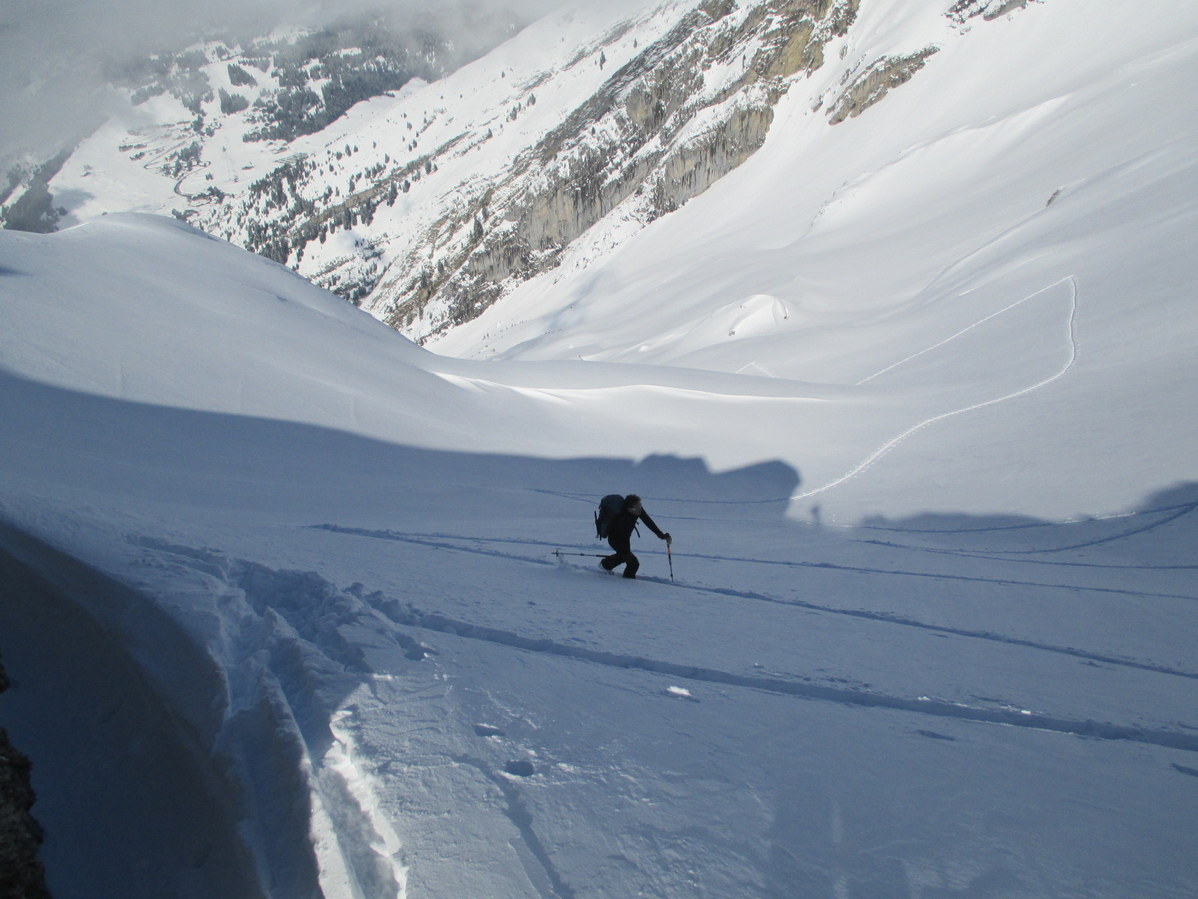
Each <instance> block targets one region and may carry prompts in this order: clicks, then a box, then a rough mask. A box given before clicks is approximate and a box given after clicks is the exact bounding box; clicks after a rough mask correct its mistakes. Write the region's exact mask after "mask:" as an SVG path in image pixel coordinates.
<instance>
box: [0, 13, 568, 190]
mask: <svg viewBox="0 0 1198 899" xmlns="http://www.w3.org/2000/svg"><path fill="white" fill-rule="evenodd" d="M566 2H568V0H440V2H436V3H434V2H430V0H398V2H396V0H386V2H380V0H310V2H308V3H306V4H305V3H304V2H302V0H299V2H297V0H208V2H205V3H195V2H194V0H2V2H0V84H3V85H4V86H5V89H4V91H3V95H0V166H2V167H3V169H0V176H2V175H3V171H4V170H6V169H7V168H8V166H10V165H11V164H12V163H13V162H14V161H15V160H16V159H17V158H18V157H19V156H20V155H22V154H32V155H34V156H36V157H39V158H42V159H44V158H47V157H49V156H50V155H52V154H53V153H55V152H57V151H58V150H59V149H61V148H62V147H63V146H64V145H65V144H67V143H69V142H70V141H72V140H75V139H78V137H80V136H81V135H83V134H86V133H88V132H89V131H90V130H91V129H93V128H94V127H95V126H96V125H97V124H98V123H99V122H100V121H101V120H102V118H103V117H104V112H105V109H106V108H107V106H108V105H109V104H110V103H111V102H112V98H111V95H110V94H109V91H108V89H107V87H106V76H107V74H108V73H110V72H112V71H114V70H119V69H120V68H122V67H123V66H124V65H127V64H128V63H129V62H131V61H133V60H136V59H139V58H143V57H144V56H146V55H148V54H151V53H161V52H172V51H176V50H180V49H183V48H184V47H186V46H188V45H189V44H192V43H195V42H196V41H198V40H201V39H203V38H207V37H215V36H226V37H244V36H253V35H261V34H265V33H268V32H270V31H271V30H273V29H275V28H279V27H284V26H299V27H316V26H319V25H322V24H327V23H329V22H331V21H333V20H334V19H336V18H339V17H344V16H347V15H352V14H355V13H362V12H370V13H378V14H381V15H385V16H387V17H388V18H391V19H394V20H395V21H397V22H403V21H404V20H405V19H407V18H408V17H411V19H412V21H413V23H418V22H420V23H424V22H430V21H432V22H438V23H440V24H441V25H442V26H443V27H444V28H446V29H459V28H477V27H479V25H478V23H479V22H481V21H486V20H487V19H489V18H490V16H489V13H491V12H493V11H495V10H497V9H499V8H502V7H504V6H506V7H507V8H508V9H514V10H516V11H517V12H518V13H519V14H520V15H521V17H523V18H524V19H525V20H528V21H531V20H532V19H535V18H537V17H539V16H541V15H543V14H545V13H547V12H549V11H550V10H552V9H553V8H555V7H558V6H562V5H565V3H566ZM0 186H2V184H0Z"/></svg>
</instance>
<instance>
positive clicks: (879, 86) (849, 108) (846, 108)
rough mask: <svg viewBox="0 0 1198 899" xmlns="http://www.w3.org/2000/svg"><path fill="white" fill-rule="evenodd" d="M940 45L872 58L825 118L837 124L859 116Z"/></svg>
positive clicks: (921, 63) (904, 80)
mask: <svg viewBox="0 0 1198 899" xmlns="http://www.w3.org/2000/svg"><path fill="white" fill-rule="evenodd" d="M939 49H940V48H939V47H925V48H924V49H923V50H920V51H919V52H918V53H912V54H911V55H910V56H884V57H882V58H881V59H878V60H875V61H874V62H873V63H871V64H870V65H868V66H866V67H865V69H864V70H862V71H860V72H859V73H858V74H857V75H856V76H855V77H853V78H852V79H851V80H850V81H849V83H848V85H847V86H846V87H845V88H844V90H843V91H841V93H840V96H839V97H838V98H837V99H836V102H835V103H833V104H832V107H831V108H830V109H829V110H828V120H829V121H830V122H831V123H832V124H833V125H837V124H839V123H841V122H843V121H844V120H845V119H849V118H852V117H854V116H859V115H861V113H863V112H865V110H867V109H869V107H871V106H873V105H874V104H875V103H877V102H878V101H879V100H881V99H882V98H883V97H885V96H886V94H888V93H889V92H890V91H891V90H892V89H894V88H896V87H898V86H899V85H900V84H905V83H906V82H908V81H910V80H911V78H912V77H913V76H914V75H915V73H916V72H918V71H919V70H920V69H922V68H923V67H924V64H925V63H926V61H927V58H928V57H929V56H931V55H932V54H934V53H936V52H938V51H939Z"/></svg>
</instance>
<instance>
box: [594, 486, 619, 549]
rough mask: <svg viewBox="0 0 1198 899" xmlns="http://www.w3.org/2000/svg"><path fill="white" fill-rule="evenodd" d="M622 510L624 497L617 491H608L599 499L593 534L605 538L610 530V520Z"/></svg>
mask: <svg viewBox="0 0 1198 899" xmlns="http://www.w3.org/2000/svg"><path fill="white" fill-rule="evenodd" d="M623 511H624V497H622V496H620V494H618V493H609V494H608V495H607V496H605V497H603V499H601V500H599V509H598V510H597V511H596V512H595V536H596V537H598V538H600V539H605V538H606V537H607V535H608V533H610V532H611V523H612V521H613V520H614V519H615V517H616V516H617V515H619V514H620V513H621V512H623Z"/></svg>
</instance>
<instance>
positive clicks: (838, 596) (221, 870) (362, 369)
mask: <svg viewBox="0 0 1198 899" xmlns="http://www.w3.org/2000/svg"><path fill="white" fill-rule="evenodd" d="M1100 5H1101V6H1102V8H1103V10H1104V11H1105V12H1106V13H1108V14H1110V17H1108V18H1101V17H1097V16H1084V15H1083V14H1082V8H1083V6H1085V8H1086V9H1090V10H1093V9H1095V8H1096V5H1095V4H1084V5H1083V4H1080V3H1071V2H1069V0H1051V2H1047V3H1043V4H1032V5H1030V6H1029V7H1028V8H1027V9H1025V10H1022V11H1020V12H1018V13H1017V14H1015V15H1013V16H1012V17H1010V18H1000V19H998V20H995V21H994V22H987V23H984V24H981V23H980V22H978V21H977V20H971V21H973V22H975V24H971V25H969V26H968V27H969V28H970V30H969V32H968V35H967V36H969V38H970V44H969V52H970V54H971V55H970V56H969V58H968V60H967V59H966V58H965V56H964V53H965V51H964V50H963V49H962V50H959V51H958V50H954V49H953V46H951V45H950V44H949V43H948V42H946V46H945V47H944V48H943V49H942V50H941V52H940V53H938V54H936V55H935V56H932V57H931V58H930V59H929V61H928V70H925V72H923V73H921V74H920V77H917V78H916V79H914V80H912V81H911V82H910V83H909V84H906V85H903V86H902V87H901V88H900V89H898V90H896V91H895V92H894V93H893V94H892V95H891V96H890V97H888V98H887V100H886V101H885V102H884V103H882V104H880V105H878V106H877V107H874V108H872V109H871V110H869V111H867V113H866V114H865V115H863V116H861V117H859V118H857V119H852V120H850V121H848V122H846V123H844V124H842V125H839V126H836V127H835V128H832V129H829V126H827V125H826V124H824V123H822V122H821V123H820V129H819V131H818V135H819V138H818V139H817V138H815V137H810V136H808V135H809V132H808V130H807V129H806V128H805V127H802V126H803V122H804V121H805V120H806V119H808V118H810V117H811V116H812V115H813V113H812V112H811V106H810V98H811V95H807V96H806V97H804V95H802V94H801V92H800V93H792V95H791V98H790V99H788V100H787V101H786V103H787V104H788V105H787V106H786V107H785V108H783V109H780V114H779V118H778V120H777V122H776V124H775V130H774V131H773V132H771V137H770V140H769V141H768V142H767V144H766V146H765V147H764V148H763V149H762V150H761V151H760V153H759V154H758V155H757V156H756V157H754V158H753V159H752V160H750V162H749V163H747V164H746V165H745V166H744V167H742V168H741V169H740V170H738V171H737V172H735V173H734V174H733V175H732V176H730V177H729V178H728V179H726V180H725V181H724V182H722V183H720V184H718V185H717V186H716V187H715V188H713V189H712V190H711V191H709V192H708V193H707V194H705V195H704V196H702V197H700V198H699V199H698V200H697V201H695V202H693V203H692V204H689V205H688V206H687V207H685V208H684V209H683V210H682V211H680V212H679V213H678V214H676V215H673V216H668V217H666V218H663V219H661V220H660V221H658V222H656V223H655V224H654V225H653V226H651V227H650V228H648V229H646V230H645V231H644V232H643V234H641V235H640V236H639V237H638V238H636V239H635V240H633V241H632V242H630V243H629V244H628V245H627V246H626V248H624V249H623V250H620V251H618V252H614V253H607V252H602V253H600V252H597V251H596V252H594V253H592V252H591V251H589V250H587V249H586V248H580V249H579V251H578V255H577V257H576V260H575V262H576V263H577V267H576V268H575V269H572V268H571V267H570V266H569V265H567V266H566V267H563V269H562V270H561V271H560V272H559V273H558V275H555V276H550V277H546V278H543V279H542V280H540V281H538V282H533V283H531V284H530V285H528V286H527V287H526V288H524V289H523V290H522V291H521V292H520V293H518V294H516V295H514V296H513V297H511V298H510V299H509V300H507V301H505V302H504V303H502V304H500V305H499V306H496V307H494V308H493V309H492V310H491V312H489V313H488V314H487V315H486V316H484V317H483V318H481V319H479V320H478V321H477V322H476V323H475V324H473V325H470V326H468V327H467V328H465V329H462V330H460V331H458V332H456V333H455V334H453V335H451V336H450V337H449V338H447V339H446V342H445V344H446V345H445V347H444V348H445V349H453V350H454V352H455V353H456V354H458V355H460V356H482V357H487V358H478V359H475V358H453V357H450V356H444V355H436V354H434V353H431V352H428V351H426V350H423V349H420V348H419V347H416V346H415V345H413V344H411V343H410V342H408V341H407V340H405V339H404V338H402V337H401V336H399V335H398V334H396V333H394V332H392V331H390V330H389V329H387V328H385V327H384V326H383V325H381V324H379V323H378V322H376V321H374V320H373V319H371V318H370V317H369V316H367V315H365V314H364V313H362V312H359V311H357V310H355V309H353V308H351V307H349V306H347V305H346V304H344V303H342V302H341V301H339V300H337V299H336V298H335V297H332V296H331V295H329V294H326V293H324V292H322V291H319V290H317V289H316V288H314V287H312V286H311V285H310V284H308V283H307V282H305V281H303V280H302V279H301V278H299V277H298V276H297V275H295V274H293V273H291V272H289V271H287V270H286V269H284V268H282V267H279V266H277V265H275V264H273V263H270V262H267V261H265V260H263V259H260V258H258V257H254V256H250V255H248V254H245V253H243V252H241V251H240V250H238V249H236V248H234V247H232V246H230V245H228V244H225V243H222V242H220V241H217V240H213V239H211V238H209V237H205V236H203V235H201V234H199V233H198V232H195V231H193V230H191V229H189V228H187V227H186V226H183V225H180V224H178V223H177V222H174V221H172V220H170V219H160V218H154V217H149V216H139V215H108V216H104V217H101V218H98V219H96V220H95V221H93V222H91V223H89V224H85V225H82V226H79V227H77V228H73V229H71V230H69V231H66V232H63V233H60V234H56V235H49V236H35V235H23V234H16V233H11V232H0V381H2V384H0V404H2V406H3V408H2V409H0V423H2V424H0V550H2V552H0V570H2V571H3V575H2V577H3V582H4V584H5V587H6V589H5V590H4V591H3V593H2V594H0V650H2V651H3V653H4V660H5V666H6V668H7V669H8V672H9V674H10V676H11V677H12V679H13V682H14V686H13V688H12V689H11V690H9V691H8V692H6V693H5V694H4V696H3V698H0V722H3V724H4V726H5V727H6V728H7V729H8V730H9V732H10V734H11V736H12V738H13V742H14V743H15V744H16V745H17V746H18V748H20V749H21V750H22V751H24V752H25V753H26V754H27V755H29V756H30V757H31V758H32V759H33V760H34V763H35V769H34V778H35V784H34V785H35V787H36V789H37V790H38V795H39V802H38V804H37V806H36V807H35V813H36V814H37V816H38V817H39V820H41V822H42V823H43V824H44V826H45V828H46V833H47V839H46V843H45V846H44V853H43V855H44V859H45V861H46V867H47V875H48V879H49V883H50V887H51V890H52V891H53V892H54V894H55V895H56V896H59V897H71V896H97V895H100V896H117V895H119V896H143V895H144V896H161V895H180V896H213V895H221V896H260V895H266V896H275V897H300V896H316V895H326V896H356V897H361V896H366V897H384V896H412V897H415V896H495V897H501V896H502V897H512V896H530V897H547V896H634V895H652V896H670V897H675V896H677V897H683V896H687V897H690V896H713V897H714V896H728V895H736V896H761V897H782V896H788V897H789V896H795V895H799V896H808V895H812V896H860V897H873V896H886V895H912V896H926V897H931V896H945V895H968V896H1002V895H1010V896H1016V895H1018V896H1029V895H1030V896H1069V895H1076V896H1110V897H1122V896H1177V897H1181V896H1190V895H1193V894H1194V892H1195V891H1196V889H1198V861H1196V860H1198V851H1196V850H1198V839H1196V837H1195V833H1198V828H1196V826H1195V825H1196V824H1198V820H1196V818H1198V814H1196V812H1195V809H1198V801H1196V800H1198V755H1196V753H1198V701H1196V700H1198V694H1196V691H1195V680H1196V679H1198V654H1196V651H1195V648H1194V642H1193V640H1192V636H1191V635H1192V633H1193V627H1194V625H1195V624H1196V623H1198V622H1196V620H1195V619H1196V618H1198V588H1196V580H1195V566H1194V563H1193V546H1194V543H1195V538H1196V537H1198V534H1196V533H1195V531H1196V522H1198V518H1196V515H1195V512H1196V510H1198V490H1196V489H1195V486H1194V482H1195V481H1196V480H1198V479H1196V478H1195V477H1194V471H1193V461H1192V460H1193V459H1194V457H1195V453H1194V450H1195V440H1194V437H1195V433H1194V425H1193V421H1194V415H1193V413H1194V411H1195V410H1194V397H1193V390H1192V387H1191V384H1192V371H1193V354H1192V350H1191V349H1190V348H1191V347H1192V346H1193V345H1194V337H1195V335H1194V328H1195V321H1194V317H1193V316H1192V314H1190V313H1189V303H1188V300H1189V298H1190V297H1191V296H1192V290H1191V288H1192V286H1193V284H1194V280H1195V279H1194V274H1195V272H1194V268H1193V266H1194V263H1193V262H1192V261H1191V260H1190V259H1189V254H1188V253H1187V252H1186V250H1187V238H1188V237H1189V236H1190V235H1192V234H1193V233H1194V225H1195V220H1194V216H1195V207H1194V200H1193V197H1194V196H1195V192H1194V190H1193V188H1194V187H1195V186H1196V185H1195V180H1196V176H1195V167H1194V164H1193V159H1192V151H1190V150H1188V148H1189V147H1192V146H1194V141H1193V140H1192V138H1193V137H1194V136H1195V135H1194V127H1195V121H1194V118H1193V115H1192V112H1190V111H1189V110H1188V109H1187V108H1186V107H1185V103H1184V97H1185V95H1184V91H1181V90H1179V89H1178V86H1179V85H1184V84H1185V83H1186V80H1185V79H1186V78H1188V77H1189V75H1188V73H1189V72H1192V71H1193V62H1194V53H1195V50H1196V49H1198V43H1196V42H1195V41H1194V39H1193V35H1194V31H1193V29H1192V25H1193V23H1194V16H1193V14H1192V13H1190V12H1189V11H1188V10H1187V9H1186V8H1184V7H1177V6H1172V5H1170V7H1169V9H1170V10H1171V13H1170V14H1169V15H1165V14H1164V10H1165V8H1164V6H1162V7H1161V8H1160V10H1158V12H1160V13H1161V15H1159V16H1158V17H1157V18H1156V19H1153V18H1152V17H1151V16H1149V15H1147V14H1145V16H1144V17H1143V19H1142V20H1141V19H1139V18H1137V19H1135V20H1134V21H1131V20H1130V18H1129V17H1127V16H1125V17H1123V18H1119V19H1116V18H1114V13H1116V12H1118V5H1117V4H1100ZM939 12H942V11H939ZM862 17H863V18H862V24H863V25H864V26H866V27H864V28H863V29H861V30H860V31H855V32H854V33H853V34H854V35H857V38H856V39H857V40H860V41H862V42H863V43H862V44H860V45H858V46H856V47H853V46H850V47H849V48H848V50H847V52H846V56H845V58H846V59H852V58H854V56H853V54H854V53H857V54H859V55H860V56H861V57H862V59H869V58H872V54H873V52H874V50H876V49H878V48H881V47H883V46H885V47H886V48H887V50H906V51H910V50H914V49H919V47H918V46H915V45H910V46H905V45H904V41H907V40H909V39H910V38H911V37H912V36H913V35H914V36H918V37H920V38H921V39H922V38H923V37H924V36H925V32H924V29H926V28H930V27H932V26H931V24H929V23H932V22H934V23H935V24H936V27H937V28H939V27H941V25H940V23H941V21H942V19H943V17H942V16H939V14H938V15H937V16H936V17H933V16H932V15H931V14H930V13H928V14H926V15H925V14H924V13H923V12H921V11H920V9H919V7H917V6H913V5H909V4H899V3H897V2H895V3H890V2H886V0H878V2H877V3H874V4H865V5H864V6H863V9H862ZM945 21H947V20H945ZM1083 23H1084V25H1085V27H1081V26H1082V24H1083ZM954 27H956V26H954ZM962 27H965V26H962ZM1187 29H1189V30H1187ZM1116 30H1117V32H1118V35H1119V40H1118V41H1115V40H1113V38H1112V34H1113V33H1114V32H1115V31H1116ZM1012 31H1017V32H1018V35H1017V36H1018V37H1019V38H1020V39H1021V40H1026V41H1032V42H1033V46H1039V45H1036V44H1035V43H1034V42H1035V41H1043V42H1044V44H1043V46H1042V50H1043V53H1029V54H1028V55H1027V56H1026V57H1022V58H1019V59H1010V60H1008V59H1007V56H1006V53H1007V51H1008V50H1009V48H1010V47H1011V46H1012V42H1011V41H1012V34H1011V32H1012ZM1066 32H1068V33H1069V34H1070V37H1071V41H1070V42H1068V43H1061V42H1058V43H1056V44H1052V45H1051V47H1052V50H1053V52H1054V53H1056V54H1058V58H1057V60H1056V62H1054V63H1052V64H1049V63H1048V62H1047V61H1045V63H1044V66H1043V67H1038V66H1037V65H1035V64H1033V61H1036V60H1044V59H1046V56H1045V54H1047V53H1048V49H1049V42H1050V38H1051V37H1052V36H1055V37H1056V38H1057V39H1059V38H1060V37H1061V35H1062V34H1064V33H1066ZM954 33H959V32H956V31H954ZM869 41H876V42H877V44H876V45H871V44H869ZM987 45H991V48H992V52H991V53H990V54H989V55H982V56H980V57H974V56H973V55H972V54H974V53H978V52H980V50H981V49H984V48H985V47H986V46H987ZM960 46H961V47H964V46H965V45H964V44H963V43H962V44H961V45H960ZM1099 49H1101V50H1102V51H1103V53H1106V54H1107V55H1106V56H1105V57H1101V54H1098V51H1099ZM1059 54H1065V58H1064V59H1061V58H1059ZM1095 54H1098V55H1099V56H1100V57H1101V59H1102V67H1104V68H1105V69H1106V70H1107V71H1108V72H1109V74H1108V76H1107V79H1106V80H1105V81H1102V80H1097V81H1096V80H1095V78H1096V71H1095V69H1096V68H1097V67H1098V66H1099V63H1090V62H1087V63H1086V65H1087V66H1090V68H1086V67H1085V66H1083V65H1082V63H1083V62H1084V61H1086V60H1093V59H1094V58H1095ZM983 63H985V64H983ZM1058 63H1059V64H1058ZM1002 65H1006V68H1002ZM936 66H941V67H943V69H942V71H941V73H940V75H939V76H938V77H936V78H934V79H924V77H923V76H925V75H932V74H934V72H933V71H931V70H934V69H935V67H936ZM1066 73H1067V74H1066ZM971 79H972V80H971ZM1063 79H1064V80H1066V81H1067V80H1069V79H1073V80H1074V82H1075V83H1073V84H1072V85H1069V84H1064V83H1063ZM981 80H986V81H987V83H989V82H991V81H992V82H993V84H992V85H991V86H990V87H989V89H988V90H987V91H981V90H980V86H979V82H980V81H981ZM946 85H952V88H951V89H952V90H956V91H959V92H961V93H962V94H965V95H969V96H970V97H971V100H972V105H971V106H970V109H969V110H966V111H963V110H962V108H961V107H960V106H959V105H957V104H954V103H952V102H950V101H951V100H952V99H953V98H952V96H951V95H949V94H946V93H945V92H946V91H948V90H950V88H948V87H946ZM810 89H811V91H814V92H818V91H820V90H822V89H823V87H822V86H821V84H819V83H814V82H813V83H812V84H811V85H810ZM1100 133H1101V134H1102V135H1103V136H1104V137H1105V139H1104V140H1101V141H1100V140H1098V139H1097V135H1099V134H1100ZM805 141H806V142H807V143H804V142H805ZM1050 151H1051V152H1050ZM788 159H789V163H788V161H787V160H788ZM796 160H801V163H802V167H801V169H798V171H799V172H800V174H792V175H791V176H790V177H783V173H785V172H787V171H791V172H794V171H796V169H794V168H793V167H794V166H796V165H798V163H796ZM816 163H819V164H818V165H817V164H816ZM788 165H789V166H791V167H792V168H790V169H788V168H787V166H788ZM802 173H810V175H809V177H801V174H802ZM1058 188H1060V189H1061V192H1060V193H1059V194H1056V193H1055V192H1056V190H1057V189H1058ZM1054 195H1055V198H1054ZM1050 198H1052V201H1051V203H1050V202H1049V200H1050ZM821 208H822V210H823V211H822V214H820V215H818V216H816V214H815V213H816V212H818V211H819V210H820V209H821ZM607 226H612V227H614V224H613V223H612V222H609V223H607V225H605V226H600V228H599V232H602V231H603V228H604V227H607ZM597 234H598V236H597V238H596V240H597V243H596V246H599V245H600V244H601V243H602V241H601V238H602V234H601V233H598V232H597ZM647 298H648V299H650V300H651V302H647ZM579 356H582V357H583V358H582V359H579V358H578V357H579ZM493 357H497V358H493ZM612 490H620V491H623V492H628V491H637V492H639V493H641V494H642V495H643V496H644V497H645V501H646V508H647V509H648V511H649V512H650V514H652V515H653V516H654V518H655V519H656V521H657V522H658V523H659V524H660V525H661V526H662V527H664V528H665V529H666V530H668V531H670V532H671V533H672V534H673V535H674V536H675V538H676V540H675V544H674V551H673V553H672V556H669V557H668V556H666V555H665V554H664V552H663V550H664V546H663V545H662V544H660V543H658V542H657V541H656V540H654V539H653V537H652V535H651V534H649V533H648V532H646V531H645V529H642V537H641V538H640V539H639V540H638V541H636V544H635V545H636V548H637V549H638V550H639V552H640V555H641V556H642V561H643V567H642V573H643V574H644V575H645V576H644V577H643V578H641V579H639V580H638V581H637V583H635V584H633V583H631V582H629V581H625V580H623V579H616V578H609V577H606V576H603V575H602V574H601V573H599V572H598V570H597V568H595V566H594V564H593V563H595V562H596V561H597V560H596V559H595V558H593V557H588V554H598V553H601V552H603V545H602V544H601V543H599V542H597V541H594V540H593V539H592V538H591V527H590V514H591V508H592V506H593V504H594V502H595V500H596V499H597V498H598V497H599V496H600V495H602V494H604V493H607V492H610V491H612ZM1075 513H1080V514H1075ZM555 550H556V551H561V552H562V553H565V554H564V555H555V554H554V552H555ZM573 554H577V555H573ZM97 821H99V822H102V824H101V826H97V825H96V822H97Z"/></svg>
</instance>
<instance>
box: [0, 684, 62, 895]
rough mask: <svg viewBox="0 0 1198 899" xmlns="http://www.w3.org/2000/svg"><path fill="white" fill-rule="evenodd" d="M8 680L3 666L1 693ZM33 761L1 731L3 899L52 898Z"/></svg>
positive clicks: (0, 888) (0, 868)
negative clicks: (36, 813)
mask: <svg viewBox="0 0 1198 899" xmlns="http://www.w3.org/2000/svg"><path fill="white" fill-rule="evenodd" d="M7 688H8V678H7V676H6V675H5V673H4V668H3V666H0V693H3V692H4V691H5V690H6V689H7ZM31 770H32V767H31V765H30V764H29V760H28V759H27V758H25V756H23V755H21V753H19V752H18V751H17V750H16V749H14V748H13V745H12V743H10V742H9V739H8V734H7V733H6V732H5V730H4V728H2V727H0V899H42V897H48V896H49V895H50V894H49V892H48V891H47V889H46V879H45V873H44V871H43V870H42V863H41V862H40V861H39V860H38V857H37V853H38V846H39V845H40V843H41V840H42V832H41V828H40V827H39V826H38V824H37V822H36V821H35V820H34V819H33V814H32V812H31V810H32V808H33V802H34V798H35V797H34V794H33V787H32V786H30V782H29V779H30V772H31Z"/></svg>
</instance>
